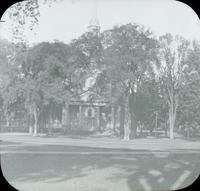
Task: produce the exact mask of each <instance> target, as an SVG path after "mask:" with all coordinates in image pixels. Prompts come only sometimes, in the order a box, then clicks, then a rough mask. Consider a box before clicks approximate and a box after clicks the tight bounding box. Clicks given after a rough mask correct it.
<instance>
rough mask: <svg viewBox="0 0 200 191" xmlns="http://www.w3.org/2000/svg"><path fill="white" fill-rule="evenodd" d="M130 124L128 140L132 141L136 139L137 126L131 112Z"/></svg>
mask: <svg viewBox="0 0 200 191" xmlns="http://www.w3.org/2000/svg"><path fill="white" fill-rule="evenodd" d="M130 118H131V124H130V126H131V127H130V130H131V131H130V139H134V138H136V137H137V125H136V120H135V115H134V113H133V112H131V113H130Z"/></svg>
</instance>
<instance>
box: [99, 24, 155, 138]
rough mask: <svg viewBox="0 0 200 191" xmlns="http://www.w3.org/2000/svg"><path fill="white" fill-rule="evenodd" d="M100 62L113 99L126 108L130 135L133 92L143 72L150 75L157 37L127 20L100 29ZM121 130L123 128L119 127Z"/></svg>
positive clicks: (133, 119) (133, 115)
mask: <svg viewBox="0 0 200 191" xmlns="http://www.w3.org/2000/svg"><path fill="white" fill-rule="evenodd" d="M102 44H103V47H104V55H103V62H104V64H105V68H106V70H105V72H106V74H107V79H109V80H108V81H109V83H107V87H108V89H109V91H110V93H109V94H110V96H109V97H111V98H112V99H114V100H118V101H119V100H121V101H120V102H121V103H124V104H122V105H121V108H122V111H123V107H124V108H125V114H126V115H125V123H126V126H128V127H129V128H130V131H131V133H130V137H131V138H134V137H136V110H135V103H136V95H137V93H138V91H139V89H140V88H141V84H142V81H143V80H144V79H145V76H148V75H151V73H152V71H153V65H154V64H156V63H157V61H156V60H157V58H156V52H157V41H156V40H155V39H153V38H152V37H151V33H150V32H149V31H146V30H144V29H142V28H141V27H139V26H138V25H135V24H127V25H123V26H119V27H114V29H111V30H108V31H105V32H104V33H103V40H102ZM122 132H123V131H122Z"/></svg>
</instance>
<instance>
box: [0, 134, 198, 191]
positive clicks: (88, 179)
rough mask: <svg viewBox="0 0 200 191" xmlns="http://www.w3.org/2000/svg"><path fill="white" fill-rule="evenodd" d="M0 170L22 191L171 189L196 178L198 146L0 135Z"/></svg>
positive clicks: (158, 141)
mask: <svg viewBox="0 0 200 191" xmlns="http://www.w3.org/2000/svg"><path fill="white" fill-rule="evenodd" d="M0 140H1V142H0V153H1V168H2V171H3V174H4V176H5V178H6V179H7V181H8V182H9V183H10V184H11V185H12V186H14V187H15V188H17V189H18V190H24V191H55V190H73V191H79V190H80V191H82V190H83V191H121V190H124V191H135V190H136V191H140V190H141V191H142V190H144V191H154V190H159V191H162V190H164V191H165V190H177V189H180V188H183V187H186V186H188V185H190V184H192V183H193V182H194V181H195V180H196V178H197V177H198V176H199V174H200V141H198V140H184V139H180V138H177V139H174V140H169V139H167V138H154V137H151V138H139V139H135V140H130V141H126V140H121V139H119V138H116V137H112V138H111V137H89V136H82V137H81V136H77V137H74V136H73V137H70V136H65V137H64V136H57V137H46V136H44V135H40V136H37V137H33V136H30V135H28V134H18V133H16V134H9V133H1V134H0Z"/></svg>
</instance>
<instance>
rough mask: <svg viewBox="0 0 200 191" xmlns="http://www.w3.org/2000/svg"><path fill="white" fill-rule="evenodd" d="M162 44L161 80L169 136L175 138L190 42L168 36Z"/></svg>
mask: <svg viewBox="0 0 200 191" xmlns="http://www.w3.org/2000/svg"><path fill="white" fill-rule="evenodd" d="M159 42H160V62H161V64H160V71H159V75H160V77H161V78H160V79H161V82H162V88H163V93H164V96H165V98H166V101H167V104H168V114H169V136H170V138H171V139H173V138H174V126H175V121H176V113H177V108H178V105H179V95H180V92H181V89H182V85H183V71H184V68H185V66H186V65H187V63H186V58H187V53H188V48H189V42H188V41H187V40H185V39H184V38H182V37H180V36H176V37H173V36H172V35H171V34H166V35H164V36H161V37H160V38H159Z"/></svg>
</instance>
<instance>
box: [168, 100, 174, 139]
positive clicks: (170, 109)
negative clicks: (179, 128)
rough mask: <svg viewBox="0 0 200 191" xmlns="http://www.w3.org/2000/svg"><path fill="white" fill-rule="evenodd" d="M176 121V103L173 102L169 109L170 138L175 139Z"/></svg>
mask: <svg viewBox="0 0 200 191" xmlns="http://www.w3.org/2000/svg"><path fill="white" fill-rule="evenodd" d="M175 120H176V107H175V103H174V102H173V101H172V102H171V104H170V108H169V137H170V139H174V125H175Z"/></svg>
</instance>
